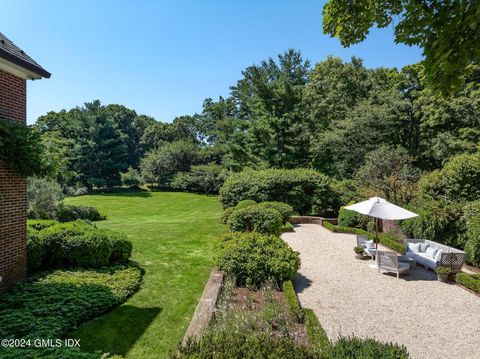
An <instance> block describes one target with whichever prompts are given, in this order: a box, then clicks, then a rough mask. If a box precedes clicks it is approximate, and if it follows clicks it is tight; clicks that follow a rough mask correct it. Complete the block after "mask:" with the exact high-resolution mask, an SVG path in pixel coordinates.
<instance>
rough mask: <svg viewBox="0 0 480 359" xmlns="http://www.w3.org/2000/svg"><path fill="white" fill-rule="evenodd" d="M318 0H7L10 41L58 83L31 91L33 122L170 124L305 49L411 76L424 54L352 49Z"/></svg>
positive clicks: (372, 43)
mask: <svg viewBox="0 0 480 359" xmlns="http://www.w3.org/2000/svg"><path fill="white" fill-rule="evenodd" d="M323 4H324V1H320V0H316V1H310V0H301V1H294V0H290V1H287V0H270V1H268V0H256V1H255V0H236V1H227V0H202V1H199V0H197V1H194V0H190V1H186V0H170V1H153V0H152V1H147V0H138V1H120V0H102V1H97V0H76V1H72V0H48V1H38V0H30V1H27V0H2V5H1V8H2V10H1V12H0V24H1V27H0V31H1V32H3V33H4V34H5V35H6V36H7V37H9V38H10V39H11V40H12V41H13V42H15V43H16V44H17V45H18V46H20V47H21V48H22V49H23V50H25V52H27V53H28V54H29V55H30V56H32V57H33V58H34V59H35V60H37V61H38V62H39V63H40V64H41V65H42V66H44V67H45V68H46V69H47V70H48V71H50V72H51V73H52V77H51V78H50V79H48V80H41V81H33V82H31V81H30V82H29V84H28V122H29V123H33V122H34V121H35V120H36V118H37V117H38V116H40V115H42V114H45V113H47V112H48V111H51V110H54V111H58V110H60V109H63V108H66V109H69V108H71V107H74V106H77V105H82V104H83V103H84V102H87V101H91V100H94V99H100V100H101V101H102V103H105V104H108V103H119V104H123V105H125V106H127V107H129V108H132V109H135V110H136V111H137V113H142V114H146V115H150V116H153V117H155V118H156V119H157V120H160V121H171V120H172V119H173V118H174V117H175V116H180V115H185V114H193V113H195V112H200V111H201V109H202V102H203V100H204V99H205V98H206V97H212V98H218V96H219V95H223V96H227V95H228V93H229V86H231V85H233V84H235V82H236V81H237V80H238V79H240V77H241V71H242V70H243V69H244V68H245V67H247V66H249V65H252V64H253V63H258V62H260V61H261V60H263V59H265V58H268V57H270V56H273V57H274V56H276V55H277V54H279V53H281V52H283V51H285V50H286V49H288V48H295V49H299V50H301V51H302V53H303V55H304V57H305V58H307V59H309V60H311V62H312V63H315V62H318V61H321V60H323V59H324V58H325V57H326V56H327V55H329V54H333V55H335V56H339V57H341V58H343V59H345V60H348V59H350V57H351V56H353V55H355V56H358V57H360V58H362V59H363V60H364V62H365V65H366V66H367V67H378V66H385V67H394V66H395V67H399V68H400V67H403V66H405V65H407V64H411V63H415V62H417V61H419V60H420V59H421V51H420V50H419V49H418V48H411V47H407V46H403V45H396V44H395V43H394V42H393V28H392V27H390V28H387V29H382V30H374V31H372V33H371V34H370V36H369V37H368V39H367V40H366V41H365V42H363V43H361V44H359V45H355V46H352V47H350V48H347V49H344V48H342V47H341V45H340V43H339V42H338V40H336V39H332V38H330V37H328V36H326V35H323V33H322V15H321V11H322V7H323Z"/></svg>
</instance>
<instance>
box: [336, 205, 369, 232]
mask: <svg viewBox="0 0 480 359" xmlns="http://www.w3.org/2000/svg"><path fill="white" fill-rule="evenodd" d="M369 220H370V219H369V217H368V216H365V215H363V214H360V213H358V212H355V211H350V210H348V209H345V207H341V208H340V211H339V212H338V224H339V225H340V226H342V227H358V228H362V229H367V224H368V222H369Z"/></svg>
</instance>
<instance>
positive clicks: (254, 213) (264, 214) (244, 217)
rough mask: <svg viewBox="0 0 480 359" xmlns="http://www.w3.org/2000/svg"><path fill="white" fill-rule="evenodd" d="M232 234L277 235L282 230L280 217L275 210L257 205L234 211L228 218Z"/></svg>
mask: <svg viewBox="0 0 480 359" xmlns="http://www.w3.org/2000/svg"><path fill="white" fill-rule="evenodd" d="M228 226H229V228H230V230H231V231H232V232H252V231H254V232H258V233H265V234H275V235H279V234H280V232H281V228H282V215H281V214H280V212H278V211H277V210H276V209H272V208H263V207H260V206H258V205H254V206H250V207H245V208H241V209H235V210H234V211H233V212H232V214H231V215H230V217H229V218H228Z"/></svg>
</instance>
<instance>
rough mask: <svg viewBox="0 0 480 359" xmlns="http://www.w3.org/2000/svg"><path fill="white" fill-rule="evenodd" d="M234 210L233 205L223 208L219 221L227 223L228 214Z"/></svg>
mask: <svg viewBox="0 0 480 359" xmlns="http://www.w3.org/2000/svg"><path fill="white" fill-rule="evenodd" d="M233 211H235V207H228V208H225V210H224V211H223V213H222V216H221V217H220V223H223V224H227V223H228V219H229V218H230V215H231V214H232V213H233Z"/></svg>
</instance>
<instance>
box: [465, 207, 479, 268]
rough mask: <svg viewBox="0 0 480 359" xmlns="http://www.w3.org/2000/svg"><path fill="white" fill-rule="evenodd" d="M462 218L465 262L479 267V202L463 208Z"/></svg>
mask: <svg viewBox="0 0 480 359" xmlns="http://www.w3.org/2000/svg"><path fill="white" fill-rule="evenodd" d="M463 212H464V214H463V218H464V220H465V224H466V227H467V238H468V239H467V242H466V243H465V252H467V262H468V263H469V264H472V265H474V266H476V267H480V201H474V202H470V203H468V204H467V205H466V206H465V207H464V208H463Z"/></svg>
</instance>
